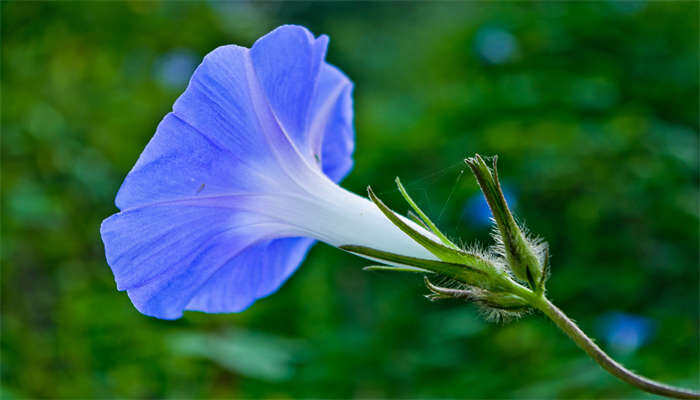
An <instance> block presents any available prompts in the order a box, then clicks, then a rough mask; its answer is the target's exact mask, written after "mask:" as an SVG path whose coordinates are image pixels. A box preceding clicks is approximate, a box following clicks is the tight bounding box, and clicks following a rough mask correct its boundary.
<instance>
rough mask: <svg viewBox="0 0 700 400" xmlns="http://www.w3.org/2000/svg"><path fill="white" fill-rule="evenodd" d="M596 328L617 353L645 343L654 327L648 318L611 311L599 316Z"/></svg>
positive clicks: (652, 332) (651, 334) (625, 351)
mask: <svg viewBox="0 0 700 400" xmlns="http://www.w3.org/2000/svg"><path fill="white" fill-rule="evenodd" d="M598 330H599V332H600V335H601V336H602V337H603V338H604V340H605V341H606V342H607V344H608V346H610V347H611V348H612V350H613V351H615V352H617V353H618V354H629V353H634V352H635V351H636V350H637V349H639V348H640V347H641V346H643V345H644V344H645V343H647V342H648V341H649V340H650V339H651V338H652V336H653V334H654V330H655V329H654V324H653V323H652V321H650V320H649V319H648V318H644V317H640V316H637V315H634V314H626V313H621V312H611V313H607V314H605V315H603V316H601V317H600V319H599V321H598Z"/></svg>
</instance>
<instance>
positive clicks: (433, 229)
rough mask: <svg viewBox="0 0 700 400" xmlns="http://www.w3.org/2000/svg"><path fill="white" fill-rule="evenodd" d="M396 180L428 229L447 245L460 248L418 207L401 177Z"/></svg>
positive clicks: (400, 189) (402, 193)
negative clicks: (402, 182)
mask: <svg viewBox="0 0 700 400" xmlns="http://www.w3.org/2000/svg"><path fill="white" fill-rule="evenodd" d="M395 181H396V186H397V187H398V188H399V192H401V195H402V196H403V198H404V199H405V200H406V202H407V203H408V204H409V205H410V206H411V208H412V209H413V211H415V212H416V214H418V216H419V217H420V219H421V220H422V221H423V225H427V227H428V229H430V231H431V232H433V233H434V234H435V236H437V237H438V239H440V241H441V242H442V243H444V244H445V246H447V247H451V248H453V249H459V247H458V246H457V245H456V244H454V243H452V242H451V241H450V239H448V238H447V236H445V235H444V234H443V233H442V232H440V229H438V227H437V226H436V225H435V224H434V223H433V221H431V220H430V218H429V217H428V216H427V215H426V214H425V213H424V212H423V210H421V209H420V207H418V205H417V204H416V202H415V201H413V199H412V198H411V196H410V195H409V194H408V192H407V191H406V188H404V187H403V185H402V184H401V179H399V177H398V176H397V177H396V180H395Z"/></svg>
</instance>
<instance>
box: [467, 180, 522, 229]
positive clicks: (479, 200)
mask: <svg viewBox="0 0 700 400" xmlns="http://www.w3.org/2000/svg"><path fill="white" fill-rule="evenodd" d="M502 189H503V195H504V196H505V198H506V201H507V202H508V206H509V207H511V209H512V210H514V209H515V208H516V207H517V201H518V198H517V197H516V196H515V193H514V192H513V190H511V188H510V187H509V186H508V185H503V187H502ZM492 217H493V214H491V209H490V208H489V205H488V203H486V199H485V198H484V196H483V195H482V194H481V192H477V193H475V194H474V195H472V196H471V197H469V198H468V199H467V201H466V202H465V203H464V207H463V208H462V220H464V221H466V222H469V223H470V224H472V225H475V226H478V227H486V226H490V225H491V223H492V220H491V218H492Z"/></svg>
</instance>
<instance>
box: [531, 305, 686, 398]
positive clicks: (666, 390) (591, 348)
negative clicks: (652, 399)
mask: <svg viewBox="0 0 700 400" xmlns="http://www.w3.org/2000/svg"><path fill="white" fill-rule="evenodd" d="M534 303H535V304H534V305H535V307H537V308H538V309H539V310H540V311H542V312H543V313H544V314H545V315H547V317H549V319H551V320H552V321H554V323H555V324H556V325H557V326H558V327H559V329H561V330H562V331H564V333H566V334H567V335H568V336H569V337H570V338H571V340H573V341H574V342H575V343H576V344H577V345H578V347H580V348H581V349H583V351H585V352H586V353H587V354H588V355H589V356H590V357H591V358H593V360H595V362H597V363H598V364H599V365H600V366H601V367H603V368H604V369H605V370H606V371H608V372H609V373H611V374H612V375H614V376H616V377H618V378H620V379H622V380H623V381H625V382H627V383H629V384H630V385H633V386H636V387H638V388H639V389H642V390H644V391H646V392H649V393H654V394H658V395H661V396H667V397H673V398H677V399H700V393H698V392H693V391H691V390H688V389H682V388H676V387H673V386H669V385H665V384H663V383H659V382H655V381H653V380H651V379H648V378H645V377H643V376H641V375H637V374H635V373H634V372H632V371H630V370H628V369H627V368H625V367H623V366H622V365H621V364H620V363H618V362H617V361H615V360H613V359H612V358H610V356H609V355H607V354H606V353H605V352H604V351H603V350H602V349H601V348H600V347H598V345H597V344H595V342H593V340H592V339H591V338H589V337H588V336H586V334H585V333H583V331H582V330H581V329H580V328H579V327H578V326H577V325H576V323H574V321H572V320H571V319H569V317H567V316H566V314H564V313H563V312H562V311H561V310H560V309H559V308H557V307H556V306H555V305H554V304H552V303H551V302H550V301H549V300H548V299H546V298H545V297H544V296H541V297H539V299H538V300H537V301H535V302H534Z"/></svg>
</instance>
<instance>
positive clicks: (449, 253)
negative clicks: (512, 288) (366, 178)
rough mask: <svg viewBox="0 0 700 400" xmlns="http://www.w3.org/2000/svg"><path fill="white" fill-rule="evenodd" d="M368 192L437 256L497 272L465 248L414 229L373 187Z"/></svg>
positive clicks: (396, 222) (405, 231) (443, 259)
mask: <svg viewBox="0 0 700 400" xmlns="http://www.w3.org/2000/svg"><path fill="white" fill-rule="evenodd" d="M367 193H368V194H369V198H370V199H371V200H372V202H374V204H376V205H377V207H378V208H379V210H380V211H381V212H382V213H383V214H384V215H385V216H386V217H387V218H388V219H389V220H390V221H391V222H392V223H393V224H394V225H396V227H397V228H399V229H401V231H403V232H404V233H405V234H406V235H408V236H409V237H411V239H413V240H415V241H416V242H417V243H418V244H420V245H421V246H423V247H424V248H425V249H426V250H428V251H429V252H431V253H432V254H433V255H435V257H437V258H439V259H440V260H442V261H444V262H446V263H452V264H458V265H460V266H462V265H464V266H468V267H469V268H473V269H476V270H481V271H484V272H489V273H495V268H494V266H493V265H491V263H489V262H488V261H487V260H484V259H483V258H481V257H479V256H477V255H474V254H469V253H466V252H464V251H463V250H460V249H456V248H451V247H447V246H445V245H443V244H441V243H438V242H436V241H434V240H432V239H430V238H428V237H427V236H424V235H423V234H421V233H420V232H418V231H417V230H415V229H413V228H412V227H411V226H409V225H408V224H407V223H406V222H404V221H403V220H402V219H401V218H399V216H398V215H396V213H394V212H393V211H392V210H391V209H390V208H389V207H387V206H386V205H385V204H384V203H383V202H382V201H381V200H380V199H379V198H378V197H377V196H376V195H375V194H374V192H373V191H372V188H371V187H367Z"/></svg>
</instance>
